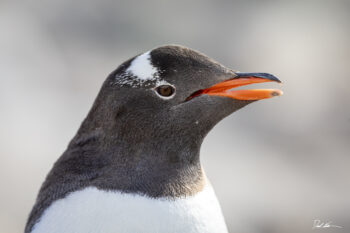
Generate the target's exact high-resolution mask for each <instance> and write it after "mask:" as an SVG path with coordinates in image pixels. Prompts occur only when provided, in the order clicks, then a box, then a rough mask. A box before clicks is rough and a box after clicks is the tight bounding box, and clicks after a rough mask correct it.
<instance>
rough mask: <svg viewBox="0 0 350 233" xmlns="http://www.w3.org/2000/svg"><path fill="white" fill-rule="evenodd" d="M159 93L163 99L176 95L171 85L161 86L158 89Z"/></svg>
mask: <svg viewBox="0 0 350 233" xmlns="http://www.w3.org/2000/svg"><path fill="white" fill-rule="evenodd" d="M156 91H157V93H158V94H159V95H160V96H163V97H170V96H172V95H173V94H174V93H175V88H174V87H173V86H170V85H161V86H159V87H157V88H156Z"/></svg>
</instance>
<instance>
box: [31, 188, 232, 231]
mask: <svg viewBox="0 0 350 233" xmlns="http://www.w3.org/2000/svg"><path fill="white" fill-rule="evenodd" d="M63 232H64V233H131V232H132V233H141V232H142V233H158V232H159V233H161V232H183V233H197V232H198V233H199V232H200V233H209V232H210V233H211V232H215V233H221V232H227V229H226V225H225V221H224V218H223V216H222V213H221V209H220V206H219V203H218V201H217V199H216V196H215V193H214V191H213V189H212V188H211V186H209V185H208V186H207V187H205V188H204V190H202V191H201V192H199V193H198V194H196V195H195V196H192V197H187V198H179V199H176V200H167V199H152V198H148V197H144V196H141V195H136V194H122V193H119V192H112V191H110V192H107V191H102V190H98V189H96V188H93V187H89V188H85V189H83V190H81V191H77V192H74V193H71V194H69V195H68V196H67V197H66V198H64V199H61V200H57V201H55V202H54V203H53V204H52V205H51V206H50V207H49V208H48V209H47V210H46V211H45V212H44V214H43V216H42V217H41V219H40V221H39V222H38V223H37V224H36V225H35V226H34V228H33V230H32V233H63Z"/></svg>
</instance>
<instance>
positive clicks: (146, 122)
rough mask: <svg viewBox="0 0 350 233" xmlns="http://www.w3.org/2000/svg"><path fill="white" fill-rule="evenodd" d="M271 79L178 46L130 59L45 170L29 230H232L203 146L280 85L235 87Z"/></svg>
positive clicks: (121, 232)
mask: <svg viewBox="0 0 350 233" xmlns="http://www.w3.org/2000/svg"><path fill="white" fill-rule="evenodd" d="M271 81H274V82H280V81H279V80H278V79H277V78H276V77H274V76H273V75H270V74H267V73H239V72H235V71H233V70H231V69H228V68H226V67H224V66H223V65H221V64H219V63H217V62H216V61H214V60H212V59H210V58H208V57H207V56H205V55H203V54H201V53H199V52H197V51H194V50H191V49H188V48H185V47H182V46H174V45H171V46H163V47H159V48H156V49H153V50H151V51H149V52H146V53H143V54H140V55H138V56H135V57H133V58H131V59H129V60H128V61H126V62H124V63H123V64H122V65H120V66H119V67H118V68H117V69H116V70H115V71H113V72H112V73H111V74H110V75H109V76H108V77H107V79H106V81H105V82H104V84H103V86H102V88H101V90H100V93H99V94H98V96H97V98H96V100H95V103H94V105H93V107H92V109H91V110H90V112H89V114H88V116H87V117H86V119H85V120H84V121H83V123H82V124H81V127H80V129H79V130H78V132H77V134H76V135H75V137H74V138H73V139H72V140H71V142H70V143H69V145H68V148H67V149H66V151H65V152H64V153H63V155H62V156H61V157H60V158H59V159H58V160H57V162H56V163H55V164H54V166H53V168H52V170H51V171H50V173H49V174H48V176H47V177H46V180H45V182H44V184H43V185H42V187H41V189H40V192H39V194H38V197H37V200H36V203H35V205H34V207H33V209H32V211H31V213H30V216H29V219H28V222H27V225H26V228H25V233H44V232H45V233H63V232H64V233H90V232H91V233H128V232H133V233H138V232H190V233H197V232H201V233H209V232H227V228H226V225H225V221H224V218H223V216H222V213H221V209H220V206H219V203H218V201H217V199H216V197H215V193H214V191H213V189H212V187H211V185H210V183H209V181H208V179H207V178H206V176H205V174H204V171H203V168H202V166H201V163H200V155H199V152H200V147H201V144H202V142H203V140H204V138H205V136H206V135H207V134H208V132H209V131H210V130H211V129H212V128H213V127H214V126H215V125H216V124H217V123H218V122H219V121H220V120H222V119H223V118H225V117H226V116H228V115H230V114H231V113H233V112H235V111H237V110H238V109H240V108H242V107H244V106H246V105H247V104H249V103H252V102H254V101H256V100H260V99H265V98H270V97H273V96H278V95H281V94H282V92H281V91H279V90H273V89H262V90H235V89H233V88H236V87H239V86H243V85H248V84H252V83H261V82H271ZM232 89H233V90H232ZM213 156H218V155H213Z"/></svg>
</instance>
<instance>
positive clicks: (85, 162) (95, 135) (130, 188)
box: [56, 129, 205, 198]
mask: <svg viewBox="0 0 350 233" xmlns="http://www.w3.org/2000/svg"><path fill="white" fill-rule="evenodd" d="M108 133H109V132H107V134H106V132H105V131H103V130H98V129H97V130H94V131H90V132H86V131H85V132H84V131H80V132H78V134H77V135H76V137H75V138H74V139H73V140H72V142H71V143H70V145H69V147H68V149H67V151H66V152H65V153H64V154H63V155H62V157H61V158H60V159H59V161H58V162H57V163H56V166H59V167H65V168H64V169H63V170H64V171H65V172H69V173H71V174H72V173H73V174H76V175H78V176H77V177H79V179H80V178H81V177H84V176H86V177H89V181H87V185H90V186H95V187H97V188H101V189H104V190H116V191H121V192H127V193H139V194H144V195H147V196H150V197H156V198H157V197H167V198H175V197H181V196H191V195H195V194H196V193H198V192H200V191H201V190H202V189H203V188H204V185H205V175H204V172H203V170H202V167H201V164H200V159H199V151H200V144H201V142H198V143H195V142H196V140H186V141H187V142H188V143H182V142H184V141H185V140H181V142H180V144H181V145H180V144H177V143H179V142H174V141H173V140H171V139H166V138H164V139H162V140H159V139H158V140H157V141H149V140H144V141H142V140H141V141H135V140H134V138H133V137H128V136H126V137H125V135H121V134H115V135H113V136H110V134H108ZM108 135H109V136H108ZM121 136H123V137H121ZM62 161H64V162H62Z"/></svg>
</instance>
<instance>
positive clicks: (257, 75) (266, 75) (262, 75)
mask: <svg viewBox="0 0 350 233" xmlns="http://www.w3.org/2000/svg"><path fill="white" fill-rule="evenodd" d="M236 75H237V77H236V78H241V77H255V78H264V79H268V80H271V81H274V82H278V83H282V82H281V80H279V79H278V78H277V77H276V76H274V75H272V74H269V73H243V72H236Z"/></svg>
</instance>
